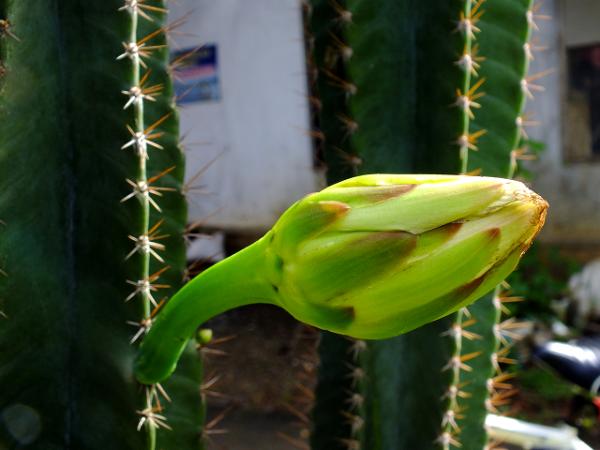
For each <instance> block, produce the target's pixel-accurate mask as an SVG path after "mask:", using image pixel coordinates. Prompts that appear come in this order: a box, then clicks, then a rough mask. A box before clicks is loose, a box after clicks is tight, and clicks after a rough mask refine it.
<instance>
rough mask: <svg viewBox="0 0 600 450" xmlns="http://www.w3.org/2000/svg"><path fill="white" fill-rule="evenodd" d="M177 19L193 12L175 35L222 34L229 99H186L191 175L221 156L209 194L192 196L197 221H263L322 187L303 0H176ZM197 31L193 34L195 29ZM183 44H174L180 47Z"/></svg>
mask: <svg viewBox="0 0 600 450" xmlns="http://www.w3.org/2000/svg"><path fill="white" fill-rule="evenodd" d="M170 10H171V11H170V15H171V20H173V19H177V18H179V17H181V16H183V15H185V14H186V13H188V12H190V13H191V14H190V16H189V18H188V21H187V23H186V24H185V25H184V27H183V28H182V29H180V30H179V32H178V34H176V35H175V36H174V41H175V44H176V45H177V46H179V47H180V48H190V47H195V46H198V45H200V44H203V43H216V44H217V46H218V57H219V69H218V70H219V76H220V83H221V94H222V99H221V101H218V102H212V103H207V102H200V103H191V104H185V105H183V108H182V110H181V129H182V134H183V135H186V138H185V141H184V143H189V144H194V143H202V145H191V146H188V147H189V150H188V152H187V170H186V173H187V177H188V178H190V177H192V176H193V175H194V174H195V173H196V172H197V171H198V170H201V169H202V167H204V166H205V165H206V164H207V163H208V162H209V161H211V160H213V159H214V158H215V157H217V160H216V162H214V163H213V164H212V165H211V166H210V168H208V169H207V170H206V173H205V174H204V175H203V176H202V178H201V179H200V184H202V185H203V186H205V187H206V190H207V191H209V192H210V193H209V194H208V195H202V196H200V195H195V196H193V198H192V199H191V201H190V221H192V220H197V219H206V225H208V226H211V227H217V228H225V229H245V230H263V229H267V228H268V227H270V226H271V225H272V224H273V222H274V221H275V220H276V219H277V217H278V216H279V214H280V213H281V212H283V211H284V210H285V209H286V208H287V207H288V206H289V205H290V204H291V203H293V202H294V201H295V200H297V199H298V198H300V197H301V196H303V195H304V194H306V193H308V192H312V191H314V190H316V189H318V187H319V184H320V176H319V175H318V174H316V173H315V171H314V170H313V167H312V165H313V163H312V148H311V140H310V138H309V136H308V135H307V134H306V130H308V129H309V123H308V121H309V111H308V102H307V100H306V97H307V86H306V74H305V67H304V64H305V57H304V47H303V35H302V32H303V31H302V30H303V28H302V17H301V9H300V4H299V2H298V1H297V0H177V1H173V2H171V3H170ZM187 33H189V34H190V35H187ZM176 48H177V47H175V49H176Z"/></svg>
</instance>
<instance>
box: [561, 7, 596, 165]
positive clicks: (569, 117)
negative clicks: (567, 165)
mask: <svg viewBox="0 0 600 450" xmlns="http://www.w3.org/2000/svg"><path fill="white" fill-rule="evenodd" d="M562 11H563V17H564V21H563V32H564V33H563V37H564V43H565V47H566V84H567V89H566V109H565V113H566V114H565V123H564V131H565V132H564V137H565V159H566V160H567V161H571V162H578V161H580V162H585V161H595V160H598V161H600V27H598V25H597V18H598V17H600V2H597V0H579V1H576V2H574V1H565V2H563V8H562Z"/></svg>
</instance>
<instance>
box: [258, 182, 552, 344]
mask: <svg viewBox="0 0 600 450" xmlns="http://www.w3.org/2000/svg"><path fill="white" fill-rule="evenodd" d="M547 206H548V205H547V203H546V202H545V201H544V200H543V199H542V198H541V197H540V196H538V195H537V194H535V193H534V192H532V191H530V190H529V189H527V188H526V187H525V186H524V185H523V184H522V183H520V182H517V181H512V180H504V179H498V178H484V177H469V176H448V175H438V176H436V175H365V176H361V177H357V178H353V179H350V180H346V181H343V182H341V183H338V184H336V185H333V186H331V187H329V188H327V189H325V190H323V191H321V192H318V193H316V194H312V195H309V196H307V197H306V198H304V199H302V200H301V201H299V202H298V203H296V204H295V205H294V206H293V207H292V208H290V209H289V210H288V212H286V213H285V214H284V215H283V216H282V217H281V219H280V220H279V221H278V222H277V224H276V225H275V226H274V227H273V230H272V231H271V232H270V233H271V236H270V239H271V242H270V245H269V247H268V250H267V251H268V254H269V258H270V266H271V271H270V280H271V282H272V283H273V284H274V285H277V286H278V287H279V293H280V305H281V306H282V307H284V308H285V309H287V310H288V311H289V312H290V313H291V314H292V315H293V316H295V317H296V318H298V319H299V320H302V321H304V322H308V323H311V324H312V325H315V326H317V327H320V328H324V329H327V330H330V331H334V332H337V333H342V334H346V335H349V336H353V337H357V338H370V339H381V338H387V337H391V336H395V335H398V334H401V333H404V332H406V331H410V330H412V329H414V328H417V327H419V326H421V325H423V324H425V323H428V322H431V321H433V320H436V319H438V318H440V317H443V316H445V315H447V314H449V313H451V312H453V311H456V310H457V309H459V308H461V307H462V306H465V305H467V304H468V303H470V302H472V301H474V300H475V299H477V298H478V297H480V296H481V295H483V294H484V293H486V292H487V291H489V290H491V289H492V288H493V287H494V286H495V285H496V284H498V283H499V282H501V281H502V280H503V279H504V278H505V277H506V276H507V275H508V274H509V273H510V272H511V271H512V270H514V268H515V266H516V264H517V262H518V260H519V258H520V256H521V255H522V254H523V252H524V251H525V250H526V249H527V248H528V247H529V245H530V244H531V242H532V240H533V238H534V236H535V235H536V234H537V232H538V231H539V230H540V228H541V227H542V225H543V222H544V219H545V215H546V210H547Z"/></svg>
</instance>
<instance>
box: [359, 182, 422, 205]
mask: <svg viewBox="0 0 600 450" xmlns="http://www.w3.org/2000/svg"><path fill="white" fill-rule="evenodd" d="M416 187H417V185H416V184H393V185H389V186H379V187H376V188H361V189H368V190H369V191H371V192H368V193H367V197H369V199H370V200H372V201H373V202H382V201H385V200H389V199H391V198H396V197H400V196H401V195H403V194H406V193H408V192H410V191H412V190H413V189H414V188H416Z"/></svg>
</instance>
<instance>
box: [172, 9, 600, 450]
mask: <svg viewBox="0 0 600 450" xmlns="http://www.w3.org/2000/svg"><path fill="white" fill-rule="evenodd" d="M170 14H171V16H172V18H173V19H174V20H177V19H179V18H182V17H185V18H186V19H185V23H184V24H183V25H182V26H181V27H179V28H178V30H177V32H176V33H173V36H172V37H173V47H172V49H173V55H172V58H173V59H174V60H177V58H179V57H181V56H182V55H186V54H188V53H189V52H191V51H193V52H194V56H193V57H192V58H190V59H189V60H188V61H187V62H186V63H185V64H183V65H181V66H180V67H178V68H177V70H176V81H175V83H176V90H177V94H178V103H179V106H180V113H181V125H182V139H183V143H184V146H185V148H186V155H187V180H188V186H189V189H190V192H191V193H192V194H193V195H190V197H189V198H190V204H189V211H190V221H191V222H192V223H194V225H195V229H196V230H198V233H197V235H196V236H197V237H196V239H195V240H194V242H193V244H192V246H191V247H190V250H189V255H188V258H189V260H190V262H191V264H192V267H193V268H194V270H200V269H201V268H203V267H206V266H207V265H210V264H212V263H214V262H216V261H218V260H220V259H222V258H223V257H225V256H226V255H229V254H231V253H233V252H235V251H237V250H239V249H241V248H242V247H244V246H245V245H247V244H249V243H251V242H253V241H254V240H255V239H256V238H257V237H259V236H260V235H261V234H262V233H264V232H265V231H266V230H268V229H269V228H270V226H271V225H272V224H273V223H274V222H275V220H276V219H277V217H278V216H279V214H280V213H281V212H283V211H284V210H285V208H286V207H287V206H288V205H289V204H291V203H292V202H293V201H295V200H296V199H298V198H300V197H302V196H303V195H304V194H306V193H308V192H312V191H315V190H318V189H320V188H321V187H322V186H324V183H325V182H324V169H323V165H322V164H321V163H320V161H319V155H318V151H317V145H315V137H318V136H316V134H317V133H316V131H315V130H314V128H313V124H312V123H311V113H310V110H311V104H310V101H309V91H308V82H307V80H308V76H307V65H306V56H305V44H304V25H303V11H302V6H301V5H300V4H299V2H297V1H295V0H253V1H251V2H250V1H247V0H220V1H218V2H214V1H212V0H178V1H177V2H173V4H172V5H171V11H170ZM536 16H537V19H536V23H537V28H539V29H537V30H535V34H534V39H533V40H532V41H531V42H530V45H531V47H532V50H534V51H535V58H534V60H533V61H532V63H531V64H532V67H531V70H530V73H531V74H534V75H532V76H530V78H529V79H528V86H529V92H530V94H531V95H530V96H531V97H535V101H528V106H527V113H526V116H524V118H523V121H524V125H525V130H526V132H527V138H528V140H529V143H530V147H531V148H532V149H533V150H534V153H535V158H531V160H529V161H527V162H526V163H525V167H526V169H527V171H528V172H529V179H528V182H529V183H530V184H531V185H532V186H533V189H534V190H535V191H537V192H538V193H540V194H541V195H542V196H543V197H545V198H546V199H547V200H548V201H549V203H550V205H551V208H550V213H549V216H548V220H547V223H546V226H545V228H544V230H543V232H542V234H541V236H540V238H539V240H538V243H537V244H536V245H535V246H534V247H533V248H532V249H531V250H530V252H529V253H528V254H527V256H526V257H525V259H524V260H523V262H522V264H521V266H520V269H519V271H518V272H517V273H515V274H514V275H512V277H511V279H510V280H509V283H510V284H511V287H512V292H513V295H514V296H515V297H517V296H518V297H523V298H524V299H525V301H523V302H518V303H514V304H511V305H509V307H510V308H511V309H512V311H513V313H515V315H516V316H515V317H516V318H517V319H516V320H518V321H519V323H520V326H519V327H516V329H517V328H518V330H517V332H518V333H521V334H522V335H523V336H525V339H523V340H522V343H521V344H520V345H519V346H517V347H515V348H514V349H513V350H512V353H514V354H511V355H510V356H511V358H512V359H514V361H515V363H516V364H515V365H514V366H513V369H512V370H514V372H515V374H516V386H517V387H518V392H517V393H516V394H515V395H514V396H513V398H512V406H511V408H512V410H513V411H516V412H517V413H518V415H519V416H520V417H524V418H527V419H530V420H532V421H536V422H542V423H549V424H554V423H557V422H558V421H560V420H562V419H564V418H565V417H569V416H570V415H572V414H573V411H572V408H573V405H572V403H573V398H574V396H576V394H577V388H576V387H574V385H572V384H570V383H567V382H565V381H561V380H560V379H559V378H558V377H557V376H556V375H555V374H553V373H552V372H551V371H549V370H548V369H547V368H541V367H540V366H539V364H532V362H531V358H530V356H531V351H532V348H534V347H535V345H536V343H537V342H542V341H544V340H547V339H551V338H552V339H554V338H559V339H568V338H570V337H578V336H583V335H586V334H590V333H591V334H593V333H597V332H598V331H600V326H599V325H597V323H600V320H598V319H599V317H600V226H599V224H600V195H599V192H600V28H599V27H598V18H599V17H600V3H599V2H598V1H596V0H576V1H566V0H546V1H544V2H543V4H542V5H541V8H540V9H538V10H537V11H536ZM208 326H209V327H211V328H212V329H213V330H214V332H215V336H217V339H216V340H215V342H214V343H213V345H211V346H210V348H209V349H206V355H205V356H206V360H207V372H208V377H207V381H206V383H208V384H210V389H207V391H208V392H210V393H211V394H209V397H208V398H209V408H210V413H211V416H210V417H209V421H211V422H210V423H209V427H208V428H209V430H210V429H211V428H212V430H213V431H212V434H211V435H210V439H211V441H212V442H213V444H214V445H215V446H216V448H222V449H231V450H242V449H258V448H260V449H261V450H269V449H273V450H274V449H291V448H304V447H303V445H305V444H303V439H305V438H306V436H307V430H306V423H307V419H306V414H307V411H309V410H310V401H311V395H312V394H311V390H312V388H313V387H314V384H315V382H316V381H315V379H314V376H315V367H316V364H317V357H316V354H315V348H316V343H317V337H318V336H317V333H315V332H314V331H313V330H311V329H309V328H307V327H304V326H301V325H300V324H298V323H296V322H295V321H294V320H293V319H292V318H290V317H289V316H287V315H286V313H285V312H282V311H280V310H276V309H273V308H270V307H268V306H253V307H247V308H242V309H240V310H236V311H233V312H230V313H228V314H225V315H223V316H221V317H219V318H217V319H215V320H214V321H213V323H210V324H208ZM211 373H213V374H215V375H214V376H211ZM217 374H218V375H217ZM595 414H596V412H595V411H594V409H593V406H592V405H587V406H586V407H585V408H584V409H583V411H578V413H577V417H575V418H574V417H571V419H572V420H573V421H574V422H573V423H575V424H576V425H577V426H579V427H580V428H581V430H583V433H584V434H585V435H586V437H587V438H588V439H596V440H595V441H594V442H595V443H596V445H597V446H598V447H596V448H600V440H598V437H597V436H595V435H598V434H600V433H598V431H597V430H595V428H597V427H596V426H595ZM225 430H229V431H230V432H229V433H225ZM303 433H304V434H303Z"/></svg>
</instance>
